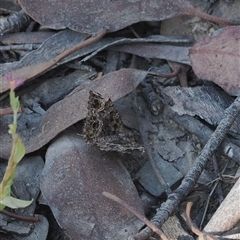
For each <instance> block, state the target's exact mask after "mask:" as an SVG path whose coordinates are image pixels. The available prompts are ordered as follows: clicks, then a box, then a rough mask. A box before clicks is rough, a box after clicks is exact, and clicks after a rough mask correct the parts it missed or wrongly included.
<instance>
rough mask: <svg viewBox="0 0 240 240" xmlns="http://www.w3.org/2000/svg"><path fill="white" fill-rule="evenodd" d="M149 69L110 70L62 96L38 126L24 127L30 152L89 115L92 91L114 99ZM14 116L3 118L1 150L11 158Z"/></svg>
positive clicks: (136, 82) (2, 155) (131, 88)
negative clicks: (88, 109)
mask: <svg viewBox="0 0 240 240" xmlns="http://www.w3.org/2000/svg"><path fill="white" fill-rule="evenodd" d="M146 74H147V73H146V72H145V71H141V70H137V69H131V68H130V69H122V70H119V71H116V72H112V73H109V74H107V75H105V76H103V77H102V78H100V79H97V80H95V81H92V82H91V83H89V84H83V85H80V86H79V87H77V88H76V89H75V90H74V91H73V92H72V93H70V94H69V95H68V96H67V97H65V98H64V99H63V100H61V101H59V102H57V103H55V104H54V105H52V106H51V107H50V108H49V109H48V110H47V111H46V113H45V115H44V116H43V118H42V119H41V122H40V123H39V125H38V127H37V128H36V129H32V128H24V131H22V132H21V131H20V133H19V134H20V136H21V138H22V140H23V142H24V144H25V146H26V151H27V153H29V152H33V151H36V150H37V149H39V148H41V147H42V146H44V145H45V144H46V143H48V142H49V141H50V140H51V139H53V138H54V137H55V136H56V135H57V134H59V133H60V132H62V131H63V130H64V129H66V128H68V127H69V126H71V125H72V124H74V123H76V122H78V121H80V120H82V119H84V118H85V117H86V116H87V102H88V97H89V91H90V90H93V91H96V92H99V93H100V94H101V95H102V96H103V97H106V98H111V100H112V101H113V102H114V101H116V100H118V99H120V98H122V97H123V96H125V95H127V94H129V93H130V92H131V91H133V90H134V89H135V88H136V87H137V86H138V84H139V83H140V82H141V81H142V80H143V79H144V78H145V77H146ZM10 122H11V118H9V117H8V116H4V117H2V118H0V128H1V129H2V131H1V133H0V154H1V157H3V158H8V156H9V154H10V149H11V137H10V135H9V134H8V132H7V130H8V124H10Z"/></svg>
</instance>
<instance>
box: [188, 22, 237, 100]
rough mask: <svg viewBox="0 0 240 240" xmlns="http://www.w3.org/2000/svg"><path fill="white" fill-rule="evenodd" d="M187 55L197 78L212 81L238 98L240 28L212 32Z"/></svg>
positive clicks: (227, 28) (234, 27) (233, 27)
mask: <svg viewBox="0 0 240 240" xmlns="http://www.w3.org/2000/svg"><path fill="white" fill-rule="evenodd" d="M189 53H190V59H191V62H192V67H193V71H194V72H195V74H196V75H197V76H198V78H202V79H207V80H211V81H214V82H215V83H216V84H218V85H219V86H221V87H222V88H223V89H224V90H226V91H227V92H228V93H229V94H231V95H236V96H240V26H232V27H226V28H223V29H220V30H218V31H217V32H214V33H213V34H212V35H211V36H208V37H206V38H204V39H202V40H201V41H199V42H198V43H196V44H195V45H194V47H193V48H192V49H190V51H189Z"/></svg>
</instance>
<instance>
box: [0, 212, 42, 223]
mask: <svg viewBox="0 0 240 240" xmlns="http://www.w3.org/2000/svg"><path fill="white" fill-rule="evenodd" d="M0 213H2V214H4V215H6V216H9V217H13V218H16V219H19V220H22V221H26V222H38V221H39V218H38V217H26V216H21V215H18V214H16V213H12V212H8V211H6V210H2V211H0Z"/></svg>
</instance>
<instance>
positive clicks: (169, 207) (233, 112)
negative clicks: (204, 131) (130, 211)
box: [132, 97, 240, 240]
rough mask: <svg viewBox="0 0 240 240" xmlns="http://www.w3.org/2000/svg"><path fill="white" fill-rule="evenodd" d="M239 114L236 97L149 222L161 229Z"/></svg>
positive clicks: (239, 99)
mask: <svg viewBox="0 0 240 240" xmlns="http://www.w3.org/2000/svg"><path fill="white" fill-rule="evenodd" d="M239 113H240V97H237V98H236V99H235V101H234V102H233V103H232V104H231V105H230V107H228V108H227V109H226V110H225V111H224V116H223V119H222V120H221V121H220V123H219V125H218V127H217V128H216V130H215V132H214V133H213V134H212V135H211V138H210V139H209V140H208V142H207V144H206V145H205V146H204V148H203V149H202V151H201V153H200V155H199V156H198V157H197V159H196V160H195V163H194V166H193V167H192V168H191V169H190V170H189V171H188V173H187V175H186V176H185V178H184V179H183V181H182V183H181V185H180V186H179V187H178V188H177V189H176V190H175V191H174V192H173V193H172V194H170V195H169V196H168V199H167V200H166V202H165V203H163V204H162V205H161V207H160V208H159V209H158V210H157V213H156V215H155V216H154V217H153V219H152V220H151V222H152V223H153V224H154V225H155V226H157V227H161V226H162V224H163V223H164V222H165V221H166V220H167V219H168V217H169V216H170V215H171V214H172V213H173V212H174V211H175V210H176V209H177V207H178V206H179V204H180V202H182V201H183V200H184V199H185V198H186V197H187V195H188V194H189V192H190V191H191V189H192V188H193V187H194V185H195V184H196V182H197V180H198V178H199V176H200V175H201V173H202V171H203V169H204V167H205V166H206V164H207V162H208V160H209V159H210V157H211V156H212V155H213V153H214V151H215V150H216V149H217V148H218V146H219V145H220V144H221V142H222V140H223V138H224V137H225V135H226V133H227V131H228V130H229V129H230V127H231V126H232V124H233V122H234V120H235V119H236V117H237V116H238V115H239ZM151 234H152V230H151V229H150V228H147V227H146V228H144V229H143V230H142V231H141V232H139V233H138V234H136V235H135V236H133V237H132V239H134V240H144V239H146V238H148V237H149V236H151Z"/></svg>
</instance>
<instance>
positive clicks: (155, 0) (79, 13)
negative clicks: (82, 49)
mask: <svg viewBox="0 0 240 240" xmlns="http://www.w3.org/2000/svg"><path fill="white" fill-rule="evenodd" d="M19 3H20V5H21V6H22V8H23V10H24V11H26V12H27V13H28V14H29V16H31V17H32V18H33V19H34V20H36V21H37V22H39V23H40V24H42V25H44V26H48V27H50V28H53V29H64V28H70V29H72V30H75V31H79V32H84V33H90V34H93V33H96V32H97V31H98V30H99V29H101V28H103V27H106V26H108V27H109V31H110V32H113V31H117V30H119V29H122V28H124V27H127V26H129V25H131V24H133V23H137V22H140V21H160V20H163V19H167V18H171V17H175V16H180V15H183V14H187V15H195V16H199V17H203V18H206V19H208V20H216V21H217V20H218V22H221V21H222V22H224V20H221V19H218V18H216V17H213V16H210V15H207V14H204V13H203V12H201V11H199V10H197V9H196V8H194V7H193V6H192V5H191V4H190V1H188V0H175V1H173V0H151V1H150V2H149V1H148V0H118V1H114V0H113V1H111V0H110V1H109V0H102V1H100V0H95V1H88V0H81V1H79V0H68V1H66V0H58V1H53V0H41V4H39V1H38V0H33V1H29V0H19ZM36 9H37V10H38V11H36Z"/></svg>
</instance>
